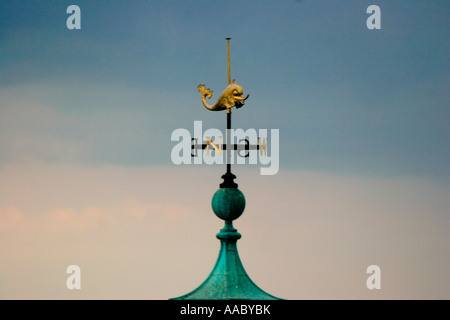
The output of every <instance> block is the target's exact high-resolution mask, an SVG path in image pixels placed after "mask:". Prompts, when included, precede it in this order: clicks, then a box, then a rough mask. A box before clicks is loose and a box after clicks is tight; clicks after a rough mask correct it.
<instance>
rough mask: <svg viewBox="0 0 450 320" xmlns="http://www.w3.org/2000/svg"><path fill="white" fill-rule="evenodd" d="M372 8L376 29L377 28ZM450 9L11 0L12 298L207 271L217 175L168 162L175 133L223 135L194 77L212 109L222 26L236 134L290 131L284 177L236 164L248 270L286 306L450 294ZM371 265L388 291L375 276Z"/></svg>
mask: <svg viewBox="0 0 450 320" xmlns="http://www.w3.org/2000/svg"><path fill="white" fill-rule="evenodd" d="M373 4H375V5H377V6H379V8H380V10H381V20H380V21H381V29H369V28H368V27H367V24H366V22H367V20H368V18H369V17H370V16H371V14H370V13H367V12H366V10H367V8H368V7H369V6H370V5H373ZM70 5H77V6H79V8H80V9H81V29H78V30H77V29H73V30H69V29H68V28H67V25H66V21H67V19H68V18H69V17H70V16H71V14H68V13H66V9H67V7H68V6H70ZM449 12H450V3H449V1H444V0H436V1H425V0H420V1H419V0H417V1H416V0H410V1H407V0H398V1H386V0H384V1H383V0H376V1H365V0H341V1H335V0H334V1H333V0H314V1H313V0H303V1H299V0H297V1H296V0H282V1H281V0H279V1H275V0H260V1H256V0H254V1H234V0H231V1H206V0H205V1H181V0H179V1H167V0H166V1H156V0H155V1H134V0H131V1H115V0H108V1H56V0H54V1H36V0H27V1H21V0H16V1H2V0H0V299H30V298H31V299H163V300H165V299H169V298H173V297H177V296H180V295H183V294H186V293H188V292H190V291H192V290H193V289H195V288H196V287H197V286H198V285H200V284H201V283H202V282H203V280H204V279H206V277H207V276H208V274H209V272H210V271H211V270H212V268H213V266H214V263H215V260H216V258H217V254H218V252H219V245H220V243H219V241H218V240H217V239H216V238H215V235H216V233H218V232H219V230H220V229H221V228H222V227H223V221H221V220H219V219H218V218H217V217H216V216H215V215H214V213H213V212H212V210H211V198H212V196H213V194H214V192H215V191H216V190H217V189H218V187H219V184H220V183H221V182H222V180H221V179H220V177H221V175H222V174H223V173H224V172H225V166H224V165H208V164H201V165H194V164H192V165H185V164H182V165H175V164H174V163H173V162H172V160H171V151H172V148H174V146H175V145H176V144H177V142H174V141H171V134H172V132H173V131H174V130H176V129H179V128H185V129H187V130H189V131H190V132H193V130H194V121H202V123H203V130H206V129H208V128H218V129H219V130H224V129H225V124H226V116H225V112H210V111H208V110H206V109H205V108H204V107H203V105H202V102H201V94H200V93H199V92H197V85H198V84H200V83H204V84H205V85H206V86H207V87H208V88H211V89H212V90H213V92H214V94H213V96H212V98H211V100H210V101H209V103H210V104H213V103H214V102H215V101H216V100H217V98H218V97H219V95H220V93H221V92H222V91H223V89H224V88H225V87H226V85H227V51H226V41H225V38H226V37H230V38H231V39H232V40H231V42H230V45H231V78H232V79H236V82H237V83H239V84H240V85H241V86H242V87H243V88H244V93H245V94H247V93H249V94H250V98H249V99H248V100H247V101H246V103H245V106H244V107H242V108H240V109H233V113H232V114H233V127H234V128H242V129H244V130H246V129H248V128H254V129H256V130H258V129H268V130H270V129H278V130H279V148H280V149H279V162H280V164H279V171H278V173H277V174H275V175H260V167H261V164H246V165H235V166H233V172H234V173H235V174H236V175H237V181H236V182H237V183H238V184H239V188H240V189H241V191H242V192H243V193H244V195H245V197H246V201H247V206H246V210H245V212H244V213H243V215H242V217H240V218H239V219H238V220H236V221H235V222H234V226H235V227H236V228H237V229H238V231H239V232H240V233H241V234H242V235H243V237H242V239H240V240H239V241H238V249H239V253H240V257H241V260H242V262H243V265H244V267H245V269H246V271H247V273H248V274H249V276H250V278H252V280H253V281H254V282H255V283H256V284H257V285H258V286H259V287H261V289H263V290H265V291H267V292H268V293H270V294H272V295H274V296H277V297H281V298H285V299H449V298H450V286H449V276H448V270H450V245H449V244H450V220H449V214H450V197H449V196H450V170H449V168H450V166H449V163H450V143H449V141H450V125H449V123H450V122H449V120H450V104H449V102H450V94H449V84H450V73H449V62H450V59H449V49H450V37H449V21H450V20H449ZM269 144H270V141H269ZM269 148H270V145H269ZM69 265H78V266H79V267H80V269H81V289H80V290H76V289H75V290H69V289H68V288H67V287H66V279H67V278H68V276H69V274H67V273H66V268H67V267H68V266H69ZM370 265H378V266H379V267H380V269H381V289H375V290H369V289H368V288H367V287H366V280H367V278H368V277H369V274H367V273H366V268H367V267H368V266H370Z"/></svg>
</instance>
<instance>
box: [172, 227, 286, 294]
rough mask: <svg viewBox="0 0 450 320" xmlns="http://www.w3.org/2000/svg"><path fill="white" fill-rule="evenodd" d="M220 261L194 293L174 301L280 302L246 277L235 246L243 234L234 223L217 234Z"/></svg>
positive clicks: (218, 259) (218, 260)
mask: <svg viewBox="0 0 450 320" xmlns="http://www.w3.org/2000/svg"><path fill="white" fill-rule="evenodd" d="M217 238H218V239H219V240H220V242H221V246H220V252H219V257H218V258H217V262H216V265H215V266H214V268H213V270H212V271H211V274H210V275H209V276H208V278H207V279H206V280H205V281H204V282H203V283H202V284H201V285H200V286H199V287H198V288H197V289H195V290H193V291H192V292H190V293H188V294H185V295H183V296H181V297H178V298H174V299H173V300H234V299H239V300H279V298H276V297H274V296H272V295H270V294H268V293H266V292H264V291H263V290H261V289H260V288H259V287H258V286H257V285H256V284H255V283H254V282H253V281H252V280H251V279H250V277H249V276H248V275H247V272H245V269H244V266H243V265H242V263H241V259H240V258H239V254H238V250H237V246H236V242H237V240H238V239H240V238H241V234H240V233H238V232H237V230H236V229H235V228H233V224H232V222H231V221H225V227H224V228H223V229H221V230H220V233H218V234H217Z"/></svg>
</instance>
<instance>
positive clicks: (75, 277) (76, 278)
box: [66, 264, 81, 290]
mask: <svg viewBox="0 0 450 320" xmlns="http://www.w3.org/2000/svg"><path fill="white" fill-rule="evenodd" d="M66 273H72V274H71V275H70V276H69V277H68V278H67V281H66V285H67V289H69V290H73V289H81V269H80V267H79V266H77V265H74V264H73V265H70V266H68V267H67V270H66Z"/></svg>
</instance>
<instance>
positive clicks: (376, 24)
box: [366, 4, 381, 30]
mask: <svg viewBox="0 0 450 320" xmlns="http://www.w3.org/2000/svg"><path fill="white" fill-rule="evenodd" d="M366 13H373V14H372V15H371V16H370V17H368V18H367V22H366V25H367V28H368V29H369V30H372V29H381V10H380V7H379V6H376V5H374V4H373V5H371V6H369V7H367V11H366Z"/></svg>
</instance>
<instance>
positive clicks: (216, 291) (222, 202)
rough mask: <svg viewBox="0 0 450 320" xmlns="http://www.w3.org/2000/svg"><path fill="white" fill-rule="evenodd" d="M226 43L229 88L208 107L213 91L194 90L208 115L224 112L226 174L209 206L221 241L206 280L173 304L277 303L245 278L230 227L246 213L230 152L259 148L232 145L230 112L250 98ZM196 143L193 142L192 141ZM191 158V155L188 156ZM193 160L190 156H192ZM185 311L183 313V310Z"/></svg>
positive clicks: (203, 88) (202, 146)
mask: <svg viewBox="0 0 450 320" xmlns="http://www.w3.org/2000/svg"><path fill="white" fill-rule="evenodd" d="M226 40H227V49H228V86H227V87H226V88H225V90H224V91H223V92H222V94H221V95H220V97H219V99H218V100H217V102H216V103H215V104H214V105H213V106H210V105H208V104H207V103H206V99H205V98H206V97H207V98H208V99H210V98H211V97H212V91H211V90H210V89H206V87H205V85H204V84H200V85H199V86H198V87H197V90H198V91H200V92H201V94H202V102H203V105H204V106H205V107H206V108H207V109H208V110H211V111H221V110H227V112H226V113H227V142H226V144H224V145H223V146H222V147H223V150H226V151H227V162H226V163H227V172H226V173H225V174H224V175H222V178H223V179H224V181H223V183H221V184H220V189H219V190H217V191H216V193H215V194H214V196H213V198H212V201H211V206H212V209H213V211H214V213H215V214H216V216H217V217H218V218H220V219H222V220H224V221H225V226H224V228H223V229H221V230H220V232H219V233H218V234H217V235H216V237H217V238H218V239H219V240H220V243H221V248H220V252H219V257H218V258H217V262H216V264H215V266H214V268H213V270H212V271H211V273H210V275H209V276H208V278H207V279H206V280H205V281H204V282H203V283H202V284H201V285H200V286H199V287H198V288H197V289H195V290H193V291H192V292H190V293H188V294H185V295H183V296H181V297H178V298H174V300H186V299H194V300H203V299H218V300H230V299H252V300H272V299H278V298H276V297H274V296H272V295H270V294H268V293H266V292H264V291H263V290H261V289H260V288H259V287H258V286H257V285H256V284H255V283H254V282H253V281H252V280H251V279H250V277H249V276H248V275H247V273H246V271H245V269H244V266H243V265H242V263H241V260H240V258H239V254H238V251H237V246H236V242H237V240H239V239H240V238H241V234H240V233H238V232H237V230H236V229H235V228H234V227H233V220H236V219H237V218H239V217H240V216H241V214H242V213H243V212H244V209H245V197H244V194H243V193H242V191H241V190H239V189H238V185H237V184H236V183H235V182H234V179H235V178H236V176H235V175H234V174H232V173H231V161H230V160H231V152H230V150H232V149H233V150H242V147H245V150H258V149H259V145H250V144H249V143H248V141H246V145H236V144H231V108H233V107H236V108H241V107H242V106H243V105H244V102H245V101H246V100H247V99H248V97H249V95H247V96H246V97H244V90H243V89H242V87H241V86H240V85H238V84H237V83H236V82H235V81H234V80H233V81H231V76H230V38H226ZM194 140H195V139H194ZM207 147H208V144H201V145H197V144H196V145H192V149H205V148H207ZM191 155H192V154H191ZM192 156H193V155H192ZM185 311H186V310H185Z"/></svg>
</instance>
